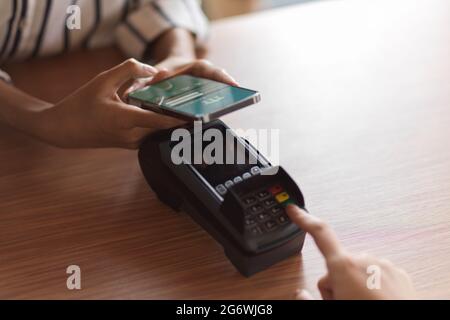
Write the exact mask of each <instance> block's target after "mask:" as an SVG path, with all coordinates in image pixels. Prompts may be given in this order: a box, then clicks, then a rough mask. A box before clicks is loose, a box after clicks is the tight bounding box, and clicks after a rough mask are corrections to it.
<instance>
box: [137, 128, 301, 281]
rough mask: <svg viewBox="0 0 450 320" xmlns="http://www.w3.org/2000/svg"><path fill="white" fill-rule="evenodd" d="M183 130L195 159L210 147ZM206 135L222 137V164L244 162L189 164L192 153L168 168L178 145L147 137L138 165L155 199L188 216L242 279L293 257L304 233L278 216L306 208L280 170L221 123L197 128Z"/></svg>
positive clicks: (164, 135)
mask: <svg viewBox="0 0 450 320" xmlns="http://www.w3.org/2000/svg"><path fill="white" fill-rule="evenodd" d="M186 129H187V130H188V132H189V133H190V135H191V137H192V150H194V149H195V146H194V145H195V143H198V142H200V143H201V148H197V153H199V152H201V153H202V154H203V152H204V150H205V148H207V147H208V145H209V144H210V143H211V142H203V141H196V140H195V139H198V138H196V137H200V138H199V139H201V137H202V136H201V134H200V135H199V134H198V132H197V134H195V128H194V127H193V126H192V127H187V128H186ZM208 129H215V130H218V131H219V132H222V133H223V134H224V135H225V136H227V135H228V136H227V137H228V138H227V139H222V140H223V141H222V147H223V148H222V150H221V151H223V153H224V155H225V156H228V155H229V154H231V153H233V157H235V159H234V160H236V159H241V160H242V159H244V161H240V162H238V161H234V162H233V161H232V162H233V163H239V164H226V163H230V162H229V161H227V162H225V161H224V162H221V163H206V161H204V160H202V161H200V162H195V161H193V160H194V159H193V158H195V152H192V154H193V155H190V156H189V157H187V156H184V158H183V159H184V160H183V161H182V163H181V164H175V163H174V161H173V154H172V151H173V148H174V147H175V146H176V145H177V143H178V141H172V130H165V131H159V132H157V133H154V134H152V135H150V136H149V137H148V138H147V139H146V140H145V141H144V143H143V144H142V145H141V148H140V150H139V163H140V166H141V169H142V172H143V174H144V176H145V178H146V180H147V182H148V183H149V185H150V187H151V188H152V189H153V191H154V192H155V193H156V194H157V196H158V198H159V199H160V200H161V201H162V202H163V203H165V204H167V205H168V206H170V207H171V208H173V209H175V210H182V211H185V212H186V213H188V214H189V215H190V216H191V217H192V218H193V220H194V221H196V222H197V223H198V224H199V225H200V226H201V227H202V228H204V229H205V230H206V231H207V232H208V233H209V234H210V235H211V236H212V237H213V238H214V239H215V240H216V241H218V242H219V243H220V244H221V245H222V246H223V248H224V252H225V254H226V255H227V257H228V258H229V259H230V261H231V262H232V263H233V265H234V266H235V267H236V268H237V269H238V270H239V271H240V272H241V273H242V274H243V275H245V276H250V275H252V274H254V273H256V272H259V271H262V270H264V269H266V268H268V267H270V266H271V265H273V264H275V263H277V262H279V261H281V260H283V259H285V258H287V257H289V256H292V255H293V254H295V253H299V252H300V251H301V249H302V246H303V242H304V238H305V233H304V232H303V231H302V230H300V229H299V228H298V227H297V226H296V225H294V224H293V223H292V222H291V221H290V220H289V218H288V216H287V215H286V212H285V208H286V206H287V205H288V204H290V203H293V204H296V205H298V206H300V207H302V208H305V202H304V198H303V195H302V193H301V191H300V189H299V187H298V186H297V184H296V183H295V182H294V180H293V179H292V178H291V177H290V176H289V175H288V174H287V172H286V171H285V170H284V169H283V168H282V167H280V166H272V165H271V164H270V162H269V161H268V160H267V159H266V158H265V157H264V156H263V155H262V154H260V153H259V152H258V150H256V148H255V147H253V145H251V144H250V143H249V142H248V141H246V140H245V139H243V138H241V137H239V136H237V135H236V134H235V133H234V132H233V131H232V130H231V129H230V128H228V127H227V126H226V125H225V124H224V123H223V122H222V121H220V120H215V121H213V122H210V123H207V124H203V126H202V130H203V131H206V130H208ZM229 137H231V139H230V138H229ZM232 151H234V152H232ZM200 158H202V157H200Z"/></svg>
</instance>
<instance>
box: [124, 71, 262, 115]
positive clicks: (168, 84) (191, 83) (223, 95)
mask: <svg viewBox="0 0 450 320" xmlns="http://www.w3.org/2000/svg"><path fill="white" fill-rule="evenodd" d="M259 101H260V94H259V93H258V92H257V91H254V90H250V89H244V88H240V87H234V86H230V85H228V84H225V83H221V82H217V81H213V80H209V79H203V78H198V77H194V76H190V75H179V76H175V77H172V78H168V79H166V80H163V81H161V82H158V83H155V84H152V85H150V86H148V87H145V88H143V89H139V90H136V91H134V92H132V93H130V94H129V96H128V102H129V103H130V104H132V105H135V106H138V107H141V108H144V109H148V110H151V111H154V112H158V113H162V114H165V115H169V116H172V117H176V118H180V119H183V120H192V121H194V120H200V121H203V122H208V121H211V120H214V119H217V118H218V117H220V116H222V115H224V114H227V113H230V112H233V111H235V110H238V109H241V108H244V107H246V106H249V105H252V104H255V103H257V102H259Z"/></svg>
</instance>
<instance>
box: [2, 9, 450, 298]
mask: <svg viewBox="0 0 450 320" xmlns="http://www.w3.org/2000/svg"><path fill="white" fill-rule="evenodd" d="M449 23H450V2H448V1H446V0H432V1H430V0H404V1H401V0H397V1H391V0H382V1H381V0H380V1H361V0H358V1H325V2H321V3H311V4H306V5H301V6H297V7H289V8H286V9H280V10H276V11H272V12H266V13H262V14H257V15H252V16H247V17H241V18H233V19H227V20H223V21H221V22H217V23H215V24H214V25H213V26H212V33H213V34H212V41H211V42H212V43H211V52H210V58H211V59H212V60H213V61H214V62H216V63H218V64H220V65H222V66H224V67H226V68H227V69H228V71H229V72H230V73H232V74H233V75H235V76H236V78H237V79H239V81H240V82H241V84H242V85H244V86H248V87H252V88H258V89H259V90H260V91H261V94H262V102H261V103H260V104H259V105H257V106H254V107H250V108H247V109H245V110H241V111H239V112H236V113H234V114H231V115H228V116H226V117H224V121H226V122H227V123H228V124H229V125H230V126H232V127H234V128H243V129H247V128H266V129H267V128H269V129H279V130H280V137H281V146H280V150H281V153H280V162H281V164H282V165H283V166H285V167H286V168H287V170H288V171H289V172H290V173H292V175H293V177H294V178H295V179H296V180H297V182H298V183H299V184H300V186H301V187H302V189H303V191H304V194H305V196H306V201H307V205H308V208H309V209H310V210H311V212H313V213H314V214H316V215H319V216H321V217H323V218H324V219H326V220H328V221H329V222H330V223H331V224H332V225H333V226H334V227H335V228H336V230H337V233H338V234H339V236H340V238H341V239H342V242H343V243H344V245H346V246H347V247H348V248H349V249H350V250H353V251H356V252H369V253H372V254H376V255H381V256H385V257H387V258H389V259H391V260H393V261H394V262H395V263H397V264H398V265H399V266H401V267H403V268H405V269H406V270H407V271H408V272H410V274H411V275H412V278H413V281H414V283H415V285H416V287H417V289H418V290H419V293H420V295H421V296H422V297H424V298H447V299H448V298H450V143H449V138H450V59H449V57H450V41H449V39H450V28H449ZM121 59H122V57H121V56H120V54H118V53H117V52H116V51H115V50H114V49H105V50H99V51H96V52H91V53H86V52H81V53H75V54H71V55H68V56H65V57H58V58H51V59H43V60H42V59H41V60H38V61H33V62H29V63H21V64H14V65H10V66H8V68H7V70H8V71H9V72H10V73H11V75H12V76H13V79H14V80H15V82H16V84H17V85H18V86H19V87H21V88H23V89H25V90H26V91H28V92H30V93H32V94H35V95H37V96H39V97H41V98H44V99H48V100H50V101H57V100H58V99H60V98H61V97H63V96H64V95H66V94H68V93H69V92H71V91H72V90H73V89H75V88H76V87H78V86H79V85H81V84H82V83H84V82H85V81H86V80H88V79H89V78H91V77H92V76H93V75H95V74H96V73H97V72H99V71H101V70H104V69H105V68H107V67H109V66H112V65H114V64H115V63H117V62H118V61H120V60H121ZM0 161H1V167H0V216H1V223H0V298H26V299H30V298H43V299H48V298H56V299H66V298H82V299H90V298H100V299H119V298H122V299H131V298H143V299H154V298H160V299H161V298H162V299H164V298H174V299H178V298H185V299H197V298H205V299H210V298H236V299H240V298H248V299H253V298H275V299H281V298H290V297H291V296H292V294H293V292H294V290H295V289H296V288H297V287H304V288H307V289H309V290H311V291H312V292H313V293H314V294H315V295H316V296H318V292H317V290H316V281H317V280H318V278H319V277H320V276H321V275H322V274H323V273H324V265H323V261H322V258H321V257H320V256H319V254H318V252H317V250H316V248H315V247H314V244H313V243H312V242H311V241H310V240H309V239H308V240H307V241H306V244H305V249H304V251H303V255H302V257H300V256H297V257H292V258H291V259H288V260H286V261H283V262H282V263H279V264H277V265H276V266H274V267H272V268H270V269H269V270H267V271H264V272H262V273H259V274H257V275H255V276H254V277H251V278H250V279H246V278H244V277H242V276H241V275H239V274H238V272H237V271H236V270H235V269H234V268H233V267H232V265H231V264H230V263H229V262H228V261H227V259H226V258H225V256H224V254H223V252H222V249H221V248H220V247H219V246H218V245H217V244H216V243H215V242H214V241H213V240H212V239H211V238H210V237H209V236H208V235H207V234H206V233H205V232H204V231H202V230H201V229H200V228H199V227H198V226H197V225H196V224H194V223H193V222H192V221H191V220H190V219H189V218H188V217H187V216H185V215H184V214H180V213H175V212H172V211H171V210H169V209H168V208H166V207H165V206H163V205H162V204H160V203H159V202H158V201H157V199H156V198H155V195H154V194H153V193H152V192H151V191H150V190H149V188H148V187H147V185H146V183H145V181H144V178H143V177H142V175H141V173H140V169H139V167H138V163H137V157H136V152H132V151H124V150H113V149H104V150H59V149H55V148H52V147H49V146H46V145H43V144H41V143H39V142H36V141H33V140H31V139H29V138H27V137H25V136H23V135H21V134H20V133H17V132H14V131H12V130H10V129H8V128H4V127H0ZM71 264H77V265H79V266H80V267H81V269H82V290H81V291H69V290H67V289H66V286H65V284H66V274H65V269H66V267H67V266H68V265H71Z"/></svg>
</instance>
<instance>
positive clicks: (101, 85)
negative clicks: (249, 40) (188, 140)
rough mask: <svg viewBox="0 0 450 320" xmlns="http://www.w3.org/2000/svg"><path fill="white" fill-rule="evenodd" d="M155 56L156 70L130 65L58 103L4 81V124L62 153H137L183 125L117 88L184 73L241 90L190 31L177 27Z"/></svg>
mask: <svg viewBox="0 0 450 320" xmlns="http://www.w3.org/2000/svg"><path fill="white" fill-rule="evenodd" d="M149 53H150V54H151V56H152V57H153V58H154V59H155V60H156V61H158V64H157V65H156V66H155V67H151V66H149V65H146V64H143V63H140V62H138V61H136V60H134V59H130V60H127V61H125V62H124V63H122V64H120V65H118V66H116V67H115V68H112V69H110V70H107V71H105V72H102V73H101V74H99V75H98V76H97V77H95V78H94V79H92V80H91V81H90V82H88V83H87V84H86V85H84V86H83V87H81V88H80V89H78V90H76V91H75V92H74V93H72V94H70V95H69V96H67V97H66V98H64V99H63V100H62V101H60V102H58V103H56V104H51V103H49V102H46V101H42V100H40V99H37V98H36V97H33V96H30V95H28V94H26V93H25V92H23V91H21V90H20V89H19V88H16V87H14V86H12V85H10V84H8V83H6V82H3V81H0V106H1V107H0V123H3V124H6V125H8V126H10V127H12V128H15V129H17V130H20V131H22V132H24V133H26V134H28V135H30V136H33V137H35V138H37V139H39V140H42V141H44V142H46V143H49V144H51V145H55V146H58V147H62V148H79V147H120V148H137V147H138V146H139V142H140V141H141V140H142V139H143V138H144V137H145V136H146V135H147V134H149V133H150V132H152V131H154V130H158V129H161V128H166V127H170V126H173V125H177V124H179V121H176V120H174V119H171V118H168V117H164V116H161V115H157V114H154V113H153V112H150V111H146V110H142V109H140V108H137V107H134V106H130V105H128V104H126V103H124V102H123V101H122V100H121V99H120V98H119V96H118V92H119V89H120V88H119V86H117V83H119V84H120V85H121V86H123V85H124V84H125V83H127V82H129V81H130V80H133V82H132V84H131V85H130V86H129V87H128V89H127V88H125V92H126V93H128V92H130V91H132V90H136V89H138V88H140V87H142V86H144V85H147V84H149V83H153V82H157V81H160V80H162V79H164V78H166V77H170V76H173V75H175V74H178V73H189V74H192V75H196V76H201V77H205V78H210V79H214V80H217V81H222V82H226V83H228V84H231V85H236V82H235V81H234V79H233V78H231V77H230V76H229V75H228V74H227V73H226V72H225V71H224V70H223V69H220V68H217V67H215V66H213V65H212V64H211V63H210V62H208V61H206V60H197V59H196V55H195V39H194V36H193V35H192V34H191V33H190V32H189V31H186V30H183V29H177V28H175V29H171V30H169V31H167V32H165V33H164V34H163V35H161V36H160V37H159V38H158V39H157V40H156V41H155V43H153V45H152V47H151V48H150V51H149ZM92 97H94V98H92Z"/></svg>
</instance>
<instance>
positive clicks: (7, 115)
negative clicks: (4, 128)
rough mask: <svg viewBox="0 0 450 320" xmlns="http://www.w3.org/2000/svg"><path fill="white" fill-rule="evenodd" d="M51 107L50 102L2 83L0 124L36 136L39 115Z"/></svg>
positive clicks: (0, 85) (0, 84) (0, 91)
mask: <svg viewBox="0 0 450 320" xmlns="http://www.w3.org/2000/svg"><path fill="white" fill-rule="evenodd" d="M51 106H52V104H50V103H48V102H45V101H42V100H40V99H38V98H35V97H33V96H31V95H28V94H26V93H25V92H23V91H21V90H19V89H17V88H16V87H14V86H12V85H10V84H8V83H6V82H4V81H0V123H3V124H6V125H8V126H10V127H13V128H15V129H18V130H21V131H23V132H25V133H27V134H30V135H34V136H36V135H37V131H38V130H39V127H40V123H39V120H38V118H39V114H40V113H41V111H43V110H45V109H48V108H50V107H51Z"/></svg>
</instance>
